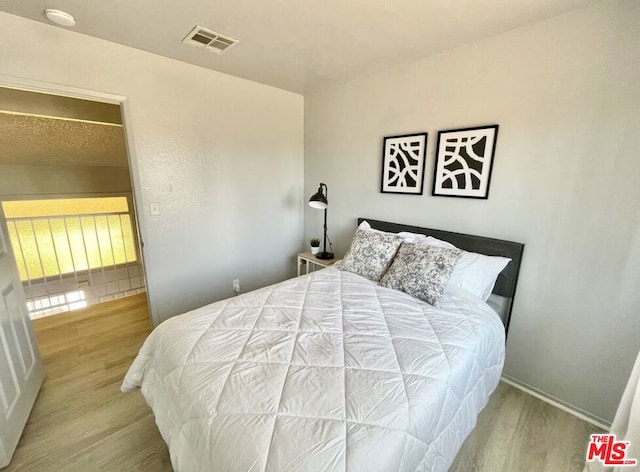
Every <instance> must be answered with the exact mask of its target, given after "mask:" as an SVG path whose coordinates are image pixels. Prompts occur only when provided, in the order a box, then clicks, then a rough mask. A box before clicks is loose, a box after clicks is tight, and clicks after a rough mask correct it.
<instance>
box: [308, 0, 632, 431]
mask: <svg viewBox="0 0 640 472" xmlns="http://www.w3.org/2000/svg"><path fill="white" fill-rule="evenodd" d="M639 30H640V2H635V1H631V0H626V1H619V0H615V1H606V2H601V3H598V4H595V5H593V6H591V7H589V8H586V9H583V10H579V11H576V12H573V13H569V14H565V15H562V16H559V17H556V18H553V19H550V20H548V21H544V22H541V23H537V24H535V25H532V26H529V27H526V28H522V29H518V30H515V31H512V32H509V33H506V34H502V35H499V36H496V37H493V38H490V39H487V40H484V41H481V42H478V43H474V44H471V45H468V46H466V47H463V48H460V49H456V50H453V51H450V52H447V53H443V54H440V55H437V56H433V57H431V58H428V59H426V60H423V61H420V62H417V63H413V64H410V65H407V66H405V67H401V68H396V69H394V70H391V71H387V72H385V73H381V74H377V75H374V76H370V77H368V78H365V79H362V80H358V81H354V82H352V83H350V84H348V85H345V86H342V87H338V88H334V89H332V90H329V91H326V92H324V93H318V94H316V95H313V96H309V97H306V104H305V196H306V197H307V198H308V197H309V196H310V195H311V194H312V193H314V192H315V191H316V189H317V185H318V182H320V181H322V182H325V183H327V184H328V186H329V197H330V202H329V203H330V208H329V229H330V234H331V235H332V236H333V238H334V240H335V244H334V248H335V249H336V252H337V253H342V254H343V253H344V251H345V250H346V249H347V247H348V243H349V240H350V237H351V235H352V233H353V231H354V228H355V219H356V218H357V217H358V216H364V217H370V218H377V219H383V220H388V221H394V222H400V223H409V224H413V225H418V226H427V227H433V228H442V229H446V230H453V231H460V232H467V233H472V234H479V235H485V236H492V237H497V238H502V239H508V240H514V241H520V242H523V243H525V244H526V248H525V253H524V262H523V266H522V272H521V278H520V284H519V287H518V294H517V297H516V302H515V307H514V312H513V317H512V322H511V328H510V332H509V339H508V346H507V362H506V367H505V374H507V375H508V376H509V377H511V378H513V379H517V380H518V381H519V382H521V383H523V384H526V385H529V386H531V387H533V388H535V389H538V390H540V391H542V392H545V393H546V394H547V395H550V396H553V397H555V398H557V399H559V400H560V401H563V402H566V403H568V404H570V405H573V406H574V407H576V408H577V409H580V410H583V411H584V412H587V413H588V414H591V415H593V416H594V417H597V418H599V419H601V420H602V421H605V422H606V421H610V420H611V419H612V418H613V414H614V412H615V408H616V405H617V403H618V401H619V399H620V396H621V394H622V390H623V388H624V384H625V383H626V380H627V378H628V375H629V373H630V370H631V366H632V363H633V360H634V358H635V355H636V353H637V351H638V349H639V348H640V316H639V313H638V311H639V309H640V289H639V287H640V269H639V267H640V221H639V218H638V202H639V201H640V161H639V160H638V151H637V149H638V144H637V143H638V136H640V114H639V113H638V109H639V108H640V86H639V84H640V42H639V41H638V31H639ZM493 123H498V124H499V125H500V131H499V136H498V142H497V153H496V158H495V165H494V169H493V177H492V182H491V192H490V197H489V199H488V200H486V201H485V200H469V199H455V198H443V197H433V196H431V195H430V193H431V184H432V173H433V164H434V151H435V144H436V136H437V130H443V129H451V128H462V127H468V126H474V125H484V124H493ZM421 131H428V132H429V139H428V143H429V144H428V153H427V156H428V157H427V158H428V167H427V172H426V179H425V194H424V195H423V196H409V195H391V194H381V193H380V188H379V186H380V169H381V153H382V138H383V137H384V136H390V135H397V134H404V133H415V132H421ZM305 212H306V213H305V237H306V238H309V237H311V236H316V235H319V234H321V219H320V218H321V214H320V212H317V211H314V210H313V209H310V208H307V209H306V210H305Z"/></svg>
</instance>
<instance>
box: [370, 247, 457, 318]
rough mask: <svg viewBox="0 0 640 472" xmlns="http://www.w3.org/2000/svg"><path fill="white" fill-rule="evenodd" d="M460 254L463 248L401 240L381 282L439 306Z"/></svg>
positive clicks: (385, 285)
mask: <svg viewBox="0 0 640 472" xmlns="http://www.w3.org/2000/svg"><path fill="white" fill-rule="evenodd" d="M460 256H462V251H460V250H458V249H446V248H442V247H436V246H429V245H426V244H420V243H417V244H416V243H402V246H400V249H399V250H398V254H396V257H395V259H394V260H393V264H391V267H389V270H387V273H386V274H385V275H384V277H383V278H382V280H381V281H380V285H383V286H384V287H389V288H393V289H396V290H401V291H403V292H405V293H408V294H409V295H411V296H412V297H416V298H419V299H420V300H424V301H425V302H427V303H430V304H431V305H433V306H435V307H438V306H440V298H442V294H443V293H444V289H445V287H446V286H447V283H448V282H449V278H450V277H451V274H452V273H453V268H454V267H455V265H456V263H457V262H458V259H460Z"/></svg>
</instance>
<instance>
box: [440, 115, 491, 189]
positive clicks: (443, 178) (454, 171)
mask: <svg viewBox="0 0 640 472" xmlns="http://www.w3.org/2000/svg"><path fill="white" fill-rule="evenodd" d="M498 128H499V125H487V126H476V127H473V128H461V129H450V130H443V131H438V141H437V144H436V161H435V165H434V168H433V186H432V190H431V195H433V196H436V197H458V198H479V199H485V200H486V199H488V198H489V188H490V186H491V173H492V171H493V162H494V161H495V153H496V144H497V142H498Z"/></svg>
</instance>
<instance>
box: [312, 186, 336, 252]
mask: <svg viewBox="0 0 640 472" xmlns="http://www.w3.org/2000/svg"><path fill="white" fill-rule="evenodd" d="M323 189H324V190H323ZM327 195H329V191H328V190H327V186H326V184H323V183H321V184H320V186H319V187H318V191H317V192H316V193H314V194H313V195H312V196H311V198H310V199H309V206H310V207H311V208H316V209H318V210H324V245H323V247H322V252H319V253H318V254H316V257H317V258H318V259H333V253H332V252H327V207H328V206H329V204H328V202H327Z"/></svg>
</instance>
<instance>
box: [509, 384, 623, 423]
mask: <svg viewBox="0 0 640 472" xmlns="http://www.w3.org/2000/svg"><path fill="white" fill-rule="evenodd" d="M500 380H502V381H503V382H504V383H506V384H509V385H511V386H512V387H515V388H517V389H518V390H522V391H523V392H525V393H528V394H529V395H531V396H532V397H535V398H537V399H539V400H542V401H543V402H546V403H548V404H549V405H553V406H555V407H556V408H559V409H561V410H562V411H566V412H567V413H569V414H571V415H573V416H575V417H577V418H580V419H581V420H583V421H586V422H587V423H591V424H592V425H594V426H597V427H598V428H601V429H603V430H605V431H609V428H611V425H610V424H608V423H607V421H606V420H604V419H603V418H600V417H597V416H593V415H590V414H589V413H587V412H581V411H580V410H579V409H577V408H576V407H574V406H573V405H569V404H567V403H565V402H563V401H562V400H559V399H557V398H553V397H552V396H550V395H547V394H546V393H544V392H541V391H540V390H537V389H536V388H534V387H531V386H530V385H526V384H523V383H521V382H519V381H518V380H515V379H510V378H508V377H505V376H504V375H503V376H502V377H501V378H500Z"/></svg>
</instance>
